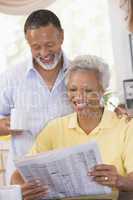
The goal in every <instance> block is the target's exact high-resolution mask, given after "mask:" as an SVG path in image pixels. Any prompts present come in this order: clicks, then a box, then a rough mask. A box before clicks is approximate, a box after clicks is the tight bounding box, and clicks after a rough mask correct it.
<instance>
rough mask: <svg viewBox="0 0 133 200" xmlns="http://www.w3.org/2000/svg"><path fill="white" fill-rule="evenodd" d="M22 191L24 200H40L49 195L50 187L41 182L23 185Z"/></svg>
mask: <svg viewBox="0 0 133 200" xmlns="http://www.w3.org/2000/svg"><path fill="white" fill-rule="evenodd" d="M21 189H22V196H23V199H24V200H35V199H36V200H39V199H40V198H43V197H46V196H47V193H48V187H47V186H44V185H42V184H41V182H40V181H39V180H36V181H33V182H25V183H23V184H22V185H21Z"/></svg>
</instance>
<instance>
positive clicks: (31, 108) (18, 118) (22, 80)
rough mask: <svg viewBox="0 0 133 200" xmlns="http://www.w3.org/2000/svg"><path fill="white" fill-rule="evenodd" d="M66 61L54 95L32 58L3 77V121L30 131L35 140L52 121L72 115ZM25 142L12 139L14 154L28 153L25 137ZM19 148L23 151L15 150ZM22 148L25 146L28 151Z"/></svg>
mask: <svg viewBox="0 0 133 200" xmlns="http://www.w3.org/2000/svg"><path fill="white" fill-rule="evenodd" d="M63 57H64V64H63V67H62V69H61V70H60V72H59V74H58V77H57V79H56V81H55V83H54V86H53V88H52V90H51V91H50V90H49V89H48V87H47V85H46V83H45V81H44V80H43V78H42V77H41V76H40V74H39V73H38V71H37V70H36V69H35V68H34V67H33V63H32V59H31V58H30V59H28V60H27V61H25V62H22V63H20V64H19V65H17V66H15V67H14V68H12V69H10V70H8V71H6V72H5V73H4V74H1V76H0V117H3V116H8V115H10V117H11V124H12V120H14V125H15V128H16V129H20V128H22V129H25V130H30V131H31V133H32V137H33V138H34V139H35V137H36V136H37V134H38V133H39V132H40V130H41V129H42V128H43V127H44V126H45V125H46V124H47V122H48V121H49V120H51V119H54V118H56V117H60V116H64V115H67V114H69V113H71V112H72V108H71V106H70V103H69V101H68V98H67V93H66V87H65V83H64V76H65V72H66V71H67V68H68V64H69V61H68V60H67V59H66V57H65V56H64V55H63ZM24 138H25V139H24ZM24 138H23V139H22V138H20V139H19V138H15V137H12V139H13V140H12V145H13V146H12V149H13V151H15V152H14V153H13V154H15V153H16V154H18V155H19V156H20V155H23V154H24V153H27V151H28V149H29V147H30V145H28V144H27V143H26V141H28V139H26V136H25V137H24ZM34 139H33V141H34ZM19 142H20V144H19ZM16 146H17V148H20V149H17V150H15V148H16ZM18 146H19V147H18ZM20 146H21V147H22V146H24V149H25V150H24V149H23V150H22V149H21V147H20ZM17 152H18V153H17Z"/></svg>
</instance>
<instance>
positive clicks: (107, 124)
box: [68, 108, 117, 129]
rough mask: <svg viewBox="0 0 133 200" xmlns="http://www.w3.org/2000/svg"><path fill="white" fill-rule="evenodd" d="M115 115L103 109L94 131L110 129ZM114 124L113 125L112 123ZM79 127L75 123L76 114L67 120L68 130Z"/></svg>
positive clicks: (76, 122)
mask: <svg viewBox="0 0 133 200" xmlns="http://www.w3.org/2000/svg"><path fill="white" fill-rule="evenodd" d="M116 118H117V116H116V114H115V113H113V112H110V111H108V110H107V109H106V108H105V109H104V112H103V116H102V119H101V121H100V123H99V125H98V126H97V127H96V128H95V129H110V128H111V127H112V126H113V125H114V123H115V122H116ZM113 122H114V123H113ZM77 127H79V125H78V121H77V113H73V114H72V115H71V117H70V119H69V123H68V128H70V129H74V128H77Z"/></svg>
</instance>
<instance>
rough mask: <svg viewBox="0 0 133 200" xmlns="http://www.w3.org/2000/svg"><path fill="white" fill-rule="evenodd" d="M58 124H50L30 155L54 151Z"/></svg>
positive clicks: (39, 136)
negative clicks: (53, 145) (54, 138)
mask: <svg viewBox="0 0 133 200" xmlns="http://www.w3.org/2000/svg"><path fill="white" fill-rule="evenodd" d="M55 126H56V124H55V123H53V122H50V123H49V124H48V125H47V126H46V127H45V128H44V129H42V131H41V132H40V134H39V135H38V137H37V138H36V141H35V143H34V144H33V146H32V148H31V150H30V152H29V154H28V155H34V154H37V153H42V152H45V151H49V150H52V141H53V137H54V136H53V135H54V132H55V130H56V128H55Z"/></svg>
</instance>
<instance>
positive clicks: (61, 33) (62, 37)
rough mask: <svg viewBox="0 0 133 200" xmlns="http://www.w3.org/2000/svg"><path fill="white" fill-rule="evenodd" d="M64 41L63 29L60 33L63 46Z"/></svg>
mask: <svg viewBox="0 0 133 200" xmlns="http://www.w3.org/2000/svg"><path fill="white" fill-rule="evenodd" d="M63 41H64V30H63V29H62V30H61V31H60V42H61V44H62V43H63Z"/></svg>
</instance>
